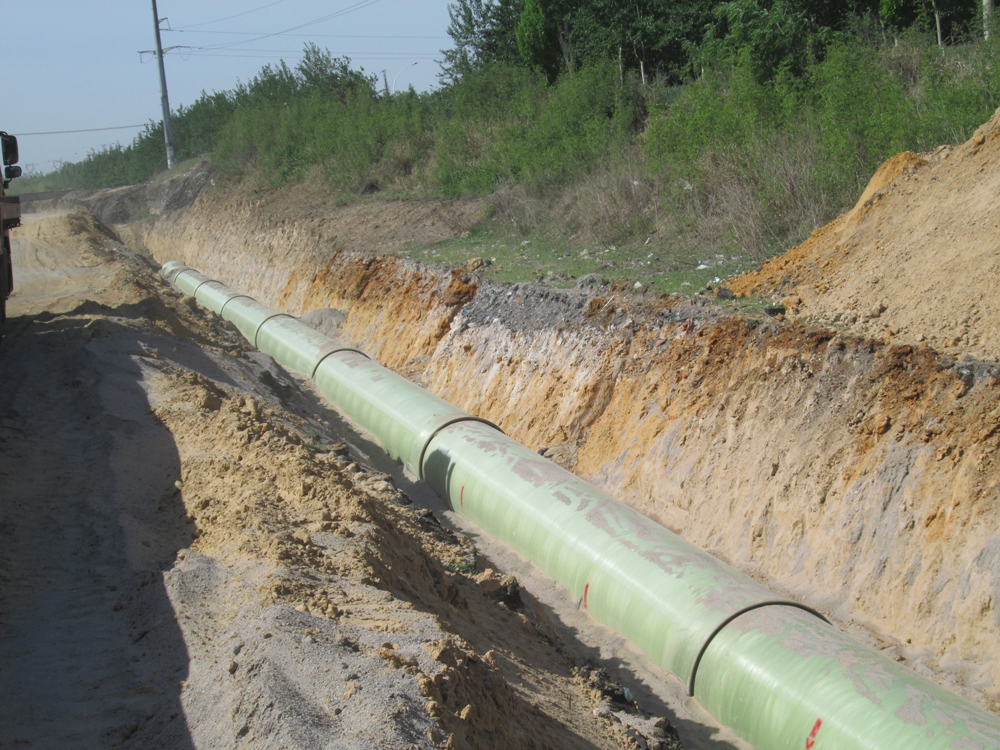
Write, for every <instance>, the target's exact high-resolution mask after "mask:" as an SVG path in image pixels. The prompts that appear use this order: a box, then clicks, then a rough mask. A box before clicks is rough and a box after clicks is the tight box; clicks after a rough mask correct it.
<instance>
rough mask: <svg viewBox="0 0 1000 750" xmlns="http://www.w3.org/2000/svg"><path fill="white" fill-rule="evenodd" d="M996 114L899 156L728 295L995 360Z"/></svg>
mask: <svg viewBox="0 0 1000 750" xmlns="http://www.w3.org/2000/svg"><path fill="white" fill-rule="evenodd" d="M998 194H1000V111H998V113H997V114H995V115H994V116H993V117H992V118H991V119H990V120H989V122H987V123H986V124H985V125H983V126H982V127H980V128H979V129H978V130H977V131H976V133H975V134H974V135H973V137H972V138H971V139H970V140H969V141H967V142H966V143H963V144H962V145H960V146H957V147H955V148H951V147H946V146H943V147H941V148H939V149H937V150H936V151H934V152H931V153H928V154H923V155H920V156H917V155H915V154H911V153H903V154H899V155H897V156H895V157H893V158H892V159H890V160H889V161H887V162H886V163H885V164H884V165H883V166H882V168H881V169H879V171H878V172H877V173H876V174H875V176H874V177H873V178H872V180H871V182H870V183H869V185H868V188H867V189H866V190H865V192H864V194H863V195H862V196H861V198H860V200H859V201H858V203H857V205H856V206H855V207H854V208H853V209H852V210H850V211H848V212H847V213H845V214H844V215H842V216H840V217H839V218H838V219H836V220H835V221H833V222H831V223H830V224H828V225H826V226H825V227H822V228H821V229H818V230H816V231H815V232H814V233H813V235H812V236H811V237H810V238H809V239H808V240H806V242H804V243H803V244H801V245H799V246H798V247H794V248H792V249H791V250H789V251H788V252H786V253H785V254H783V255H781V256H779V257H777V258H774V259H773V260H771V261H769V262H768V263H766V264H764V266H763V267H762V268H760V269H759V270H757V271H754V272H751V273H748V274H745V275H744V276H742V277H740V278H739V279H736V280H734V281H733V282H731V283H730V284H729V285H728V286H729V288H731V289H732V290H733V291H735V292H737V293H739V294H745V295H750V296H758V297H769V298H771V299H773V300H775V301H782V302H783V303H784V304H785V305H786V306H787V307H788V308H789V312H790V313H791V314H792V315H795V316H799V317H806V318H811V319H818V320H821V321H823V322H826V323H831V324H834V325H840V326H847V327H849V328H850V329H851V330H852V331H854V332H855V333H859V334H865V335H871V336H875V337H879V338H883V337H884V338H886V339H893V340H897V341H899V342H903V343H908V344H913V345H923V344H926V345H929V346H932V347H934V348H935V349H938V350H942V351H945V352H948V353H952V354H955V353H969V354H971V355H973V356H974V357H977V358H981V359H987V360H997V359H1000V297H998V295H997V293H996V291H997V289H998V288H1000V254H998V253H997V247H998V239H997V238H998V237H1000V208H998V206H997V195H998Z"/></svg>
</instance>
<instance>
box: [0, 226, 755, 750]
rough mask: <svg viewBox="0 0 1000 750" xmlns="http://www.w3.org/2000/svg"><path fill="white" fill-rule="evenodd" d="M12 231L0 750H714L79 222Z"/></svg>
mask: <svg viewBox="0 0 1000 750" xmlns="http://www.w3.org/2000/svg"><path fill="white" fill-rule="evenodd" d="M27 218H28V221H27V222H26V224H25V226H24V227H22V228H21V229H20V230H18V232H17V235H16V237H15V265H16V268H17V271H18V275H17V282H18V288H17V293H16V295H15V296H14V297H12V298H11V300H10V302H9V307H8V309H9V314H10V319H9V320H8V326H7V328H6V331H5V337H4V340H3V345H2V348H0V534H2V538H3V540H4V541H3V546H2V547H0V684H2V685H3V686H4V690H5V695H6V698H5V700H4V701H3V702H2V704H0V726H2V727H3V731H2V733H0V748H8V747H9V748H22V747H37V748H91V747H93V748H98V747H100V748H104V747H117V746H122V747H142V748H161V747H162V748H168V747H169V748H185V747H190V748H224V747H240V748H271V747H295V748H321V747H322V748H334V747H336V748H340V747H344V748H348V747H350V748H361V747H364V748H370V747H386V748H411V747H419V748H431V747H449V748H465V747H485V748H493V747H496V748H500V747H504V748H507V747H538V748H543V747H551V748H556V747H559V748H564V747H567V748H581V749H589V748H615V747H632V746H636V744H637V743H639V745H640V746H642V743H646V744H647V745H648V746H649V747H667V748H669V747H679V746H680V745H679V744H678V743H677V741H676V740H675V739H671V731H670V725H671V724H673V725H674V726H676V727H677V728H678V729H679V731H680V735H681V737H682V739H683V740H684V742H685V745H684V746H685V747H703V748H712V749H713V750H727V749H728V748H734V747H742V745H741V744H740V743H738V742H737V741H735V740H733V739H732V737H731V735H730V734H729V733H728V732H727V731H726V730H721V729H720V728H719V727H717V726H714V725H713V724H712V723H711V721H710V720H708V719H707V717H705V716H704V715H703V714H702V713H700V711H699V709H698V708H697V706H687V705H685V700H684V698H683V692H682V691H681V690H680V689H679V686H678V685H677V684H675V683H671V682H670V681H669V679H668V678H666V676H664V675H662V674H656V673H654V672H644V671H643V668H642V666H641V664H639V663H638V661H637V662H636V663H632V662H630V661H629V659H630V657H629V656H628V649H627V645H626V644H622V643H621V642H620V641H618V640H615V639H613V638H611V637H610V634H608V633H607V632H606V631H602V630H601V629H600V628H596V627H595V626H593V624H592V623H591V624H588V623H587V622H584V621H583V620H582V619H577V620H574V619H573V614H574V613H573V611H572V606H571V605H572V603H571V602H568V601H562V600H561V599H560V596H561V595H560V593H559V592H558V591H556V590H554V588H553V587H552V586H551V585H549V584H546V583H545V582H544V581H542V580H540V579H539V580H536V581H533V584H534V585H537V590H538V592H539V595H540V596H542V597H543V600H542V601H540V600H539V599H537V598H536V597H535V596H533V595H532V594H531V593H529V592H528V591H526V590H524V589H522V588H521V586H520V585H519V584H518V582H517V581H516V580H515V579H514V578H512V577H510V576H509V575H505V574H502V573H497V572H495V571H494V570H493V569H492V568H491V567H490V566H491V565H492V566H497V565H498V563H497V562H495V561H500V562H502V563H503V564H505V565H508V566H510V567H512V568H517V572H518V574H519V575H523V576H525V577H526V578H527V579H529V580H530V579H532V578H533V576H535V573H534V572H533V571H532V569H531V568H530V566H525V565H523V563H519V561H518V560H517V559H516V557H515V556H513V555H511V554H510V553H508V552H505V551H504V550H503V549H502V548H500V547H498V546H496V545H492V543H491V542H490V541H489V540H486V539H482V540H479V544H480V549H479V550H478V551H477V549H476V548H475V547H474V546H473V544H472V542H471V541H470V540H469V538H467V537H466V536H465V535H464V534H463V533H461V532H459V533H456V532H455V531H453V530H449V529H448V528H446V527H444V526H442V525H441V523H440V522H439V521H438V519H437V518H436V517H435V515H433V514H432V513H431V512H430V511H429V510H427V509H426V507H423V508H422V507H420V504H423V505H424V506H427V505H428V504H429V503H433V502H435V501H434V499H433V498H432V497H430V496H429V494H428V491H427V490H426V489H423V488H421V487H419V486H417V485H415V484H413V483H412V482H411V481H410V480H409V479H407V478H406V477H404V476H403V475H401V474H398V473H397V474H395V475H390V473H389V471H390V470H393V468H392V467H389V466H385V465H383V464H381V463H380V461H381V459H379V458H378V456H377V453H376V451H375V450H374V449H373V447H372V446H371V445H370V444H369V443H367V442H366V440H365V438H364V436H363V435H357V434H355V433H353V432H351V431H350V430H349V428H348V426H347V425H344V424H343V423H342V422H340V421H339V419H338V418H337V417H336V415H335V414H333V413H332V412H329V411H327V410H326V409H325V408H324V407H323V405H322V404H321V403H319V402H318V401H317V399H316V398H315V396H313V395H312V394H311V393H310V392H309V391H308V390H304V389H303V388H301V387H300V384H298V383H297V382H295V381H293V380H292V379H291V378H290V377H289V376H288V375H287V374H286V373H284V372H283V371H282V370H281V369H280V368H278V367H277V366H276V365H275V364H274V362H273V361H272V360H270V359H269V358H267V357H266V356H264V355H260V354H259V353H257V352H254V351H252V350H249V349H248V348H246V347H245V345H244V344H243V343H242V341H241V339H240V338H239V336H238V335H237V334H235V333H234V332H233V331H232V330H230V329H227V328H226V327H225V326H224V324H222V323H221V321H219V320H217V319H213V318H210V317H209V314H207V313H204V312H201V311H199V310H198V309H197V308H196V306H194V305H193V304H191V302H192V301H191V300H189V299H182V298H181V297H180V296H179V295H178V294H177V293H175V292H173V291H171V290H169V289H168V288H166V287H165V286H164V285H163V284H162V283H161V282H160V281H159V279H158V277H156V275H155V273H154V271H153V269H152V268H150V267H149V266H147V265H146V264H145V262H144V261H142V260H141V259H139V258H138V257H137V256H135V255H133V254H132V253H130V252H129V251H128V250H127V248H125V247H124V246H122V245H121V244H120V243H119V242H118V241H117V238H116V237H115V236H114V235H113V234H112V233H110V232H109V231H108V230H106V229H104V228H103V227H102V226H101V225H99V224H98V223H97V222H96V221H95V220H94V219H93V218H92V217H91V216H90V215H89V214H87V213H85V212H71V213H67V214H52V215H36V216H32V217H27ZM397 486H399V487H403V488H404V489H405V490H406V493H405V494H404V492H401V491H400V490H399V489H398V488H397ZM410 495H412V496H413V498H415V499H416V500H417V504H414V502H413V501H412V500H411V497H410ZM445 523H446V524H447V523H448V521H447V519H445ZM546 597H547V598H546ZM560 608H561V609H560ZM577 636H579V638H580V640H578V639H577ZM602 657H603V664H602V663H601V660H602ZM637 665H638V666H637ZM601 666H607V667H609V668H611V670H612V672H613V673H614V674H613V677H614V676H617V677H618V678H619V679H620V678H621V676H622V675H626V676H627V677H628V678H629V679H630V680H632V681H633V682H632V683H631V684H632V690H633V694H634V695H636V696H637V697H638V698H639V700H640V704H641V705H642V708H643V709H644V710H643V711H642V712H641V713H639V714H636V712H635V711H634V710H631V709H627V707H626V705H625V701H624V699H623V697H622V696H623V691H622V689H621V686H620V685H619V684H618V683H617V682H616V679H613V678H609V676H608V674H607V673H606V672H605V671H603V670H602V669H600V667H601Z"/></svg>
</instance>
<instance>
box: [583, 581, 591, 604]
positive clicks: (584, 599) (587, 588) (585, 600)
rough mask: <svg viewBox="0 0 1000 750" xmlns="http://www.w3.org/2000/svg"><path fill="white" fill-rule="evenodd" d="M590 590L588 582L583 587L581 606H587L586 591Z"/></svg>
mask: <svg viewBox="0 0 1000 750" xmlns="http://www.w3.org/2000/svg"><path fill="white" fill-rule="evenodd" d="M589 590H590V584H589V583H588V584H587V585H585V586H584V587H583V608H584V609H586V608H587V591H589Z"/></svg>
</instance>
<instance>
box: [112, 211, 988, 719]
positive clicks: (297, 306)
mask: <svg viewBox="0 0 1000 750" xmlns="http://www.w3.org/2000/svg"><path fill="white" fill-rule="evenodd" d="M119 229H120V230H121V232H122V233H126V234H128V236H129V237H130V239H131V240H132V241H133V242H136V243H138V244H142V245H145V247H147V248H148V249H149V251H150V252H151V253H152V255H153V256H154V257H155V258H156V259H157V260H159V261H161V262H163V261H166V260H182V261H184V262H185V263H187V264H188V265H190V266H192V267H194V268H196V269H198V270H200V271H202V272H203V273H206V274H208V275H214V276H217V277H218V278H220V279H222V280H223V281H225V282H226V283H228V284H229V285H231V286H233V287H235V288H238V289H240V290H241V291H244V292H245V293H247V294H249V295H251V296H254V297H256V298H258V299H260V300H261V301H262V302H264V303H266V304H268V305H270V306H272V307H275V308H276V309H281V310H283V311H285V312H288V313H291V314H295V315H299V314H302V313H304V312H306V311H308V310H311V309H315V308H318V307H335V308H337V309H339V310H341V311H343V312H344V313H346V315H347V319H346V322H345V323H344V337H345V338H346V339H348V340H349V341H350V342H351V343H352V344H353V345H356V346H358V347H359V348H362V349H364V350H365V351H367V352H368V353H369V354H371V355H372V356H374V357H376V358H377V359H378V360H379V361H381V362H382V363H383V364H385V365H387V366H389V367H391V368H393V369H395V370H397V371H399V372H401V373H403V374H404V375H406V376H408V377H411V378H414V379H416V380H418V381H420V382H422V383H424V384H425V385H426V386H427V387H428V388H429V389H430V390H431V391H433V392H434V393H437V394H438V395H440V396H442V397H443V398H445V399H447V400H449V401H451V402H453V403H455V404H456V405H458V406H460V407H462V408H463V409H466V410H468V411H470V412H472V413H475V414H477V415H480V416H483V417H485V418H487V419H490V420H491V421H494V422H496V423H497V424H499V425H500V426H501V427H502V428H503V429H504V430H505V431H506V432H507V433H508V434H509V435H511V436H512V437H514V438H515V439H517V440H519V441H521V442H524V443H525V444H527V445H528V446H529V447H532V448H549V449H550V450H552V449H556V450H557V452H560V451H561V453H560V455H563V456H565V457H566V462H567V465H569V466H570V467H571V468H572V469H573V470H574V471H575V472H576V473H578V474H580V475H582V476H583V477H585V478H587V479H589V480H591V481H593V482H595V483H597V484H599V485H603V486H605V487H607V488H608V489H610V490H611V491H612V492H613V493H614V494H615V495H616V496H617V497H618V498H619V499H621V500H623V501H624V502H627V503H629V504H630V505H632V506H634V507H636V508H637V509H639V510H641V511H643V512H644V513H646V514H647V515H649V516H650V517H651V518H653V519H654V520H657V521H659V522H660V523H662V524H664V525H666V526H668V527H669V528H671V529H673V530H674V531H677V532H679V533H681V534H683V535H684V536H685V537H687V538H688V539H689V540H691V541H693V542H695V543H696V544H699V545H701V546H702V547H704V548H706V549H708V550H710V551H712V552H713V553H714V554H716V555H718V556H719V557H721V558H722V559H725V560H726V561H728V562H730V563H732V564H733V565H735V566H736V567H738V568H740V569H741V570H743V571H744V572H747V573H749V574H751V575H753V576H755V577H757V578H759V579H761V580H764V581H766V582H768V583H769V584H771V585H772V586H774V587H775V588H776V589H778V590H779V591H782V592H785V593H788V594H791V595H792V596H795V597H797V598H800V599H802V600H805V601H808V602H809V603H810V604H812V605H813V606H816V607H818V608H819V609H821V610H823V611H825V612H827V613H829V614H830V615H831V617H832V618H833V619H834V620H835V621H838V622H840V623H841V624H842V625H845V626H847V627H850V626H851V625H857V626H859V627H863V628H864V629H865V632H866V633H869V634H870V637H871V638H873V639H874V640H875V642H876V645H879V646H880V647H883V648H888V649H892V650H893V653H894V654H895V655H896V656H897V658H898V659H900V660H902V661H907V662H908V663H909V664H910V665H911V666H913V667H914V668H915V669H917V670H918V671H921V672H923V673H925V674H928V675H931V673H932V672H933V674H932V675H931V676H933V678H934V679H936V680H937V681H938V682H941V683H943V684H947V685H949V686H951V687H952V688H954V689H956V690H957V691H958V692H960V693H962V694H963V695H965V696H966V697H970V698H972V699H974V700H977V701H979V702H980V703H983V704H986V705H989V706H990V707H991V708H993V709H994V710H998V709H1000V691H998V687H997V686H998V685H1000V658H998V655H1000V654H998V652H1000V646H998V644H1000V632H998V631H1000V609H998V606H997V603H998V601H1000V518H998V515H1000V488H998V481H1000V466H998V447H1000V372H998V370H997V368H995V367H991V366H987V365H983V364H981V363H976V362H968V363H961V364H956V363H954V362H951V361H949V360H946V359H943V358H941V357H940V356H939V355H937V354H935V353H934V352H933V351H931V350H930V349H926V348H924V349H920V348H912V347H908V346H893V345H889V344H885V343H882V342H873V341H866V340H863V339H859V338H856V337H854V336H851V335H849V334H845V333H842V332H841V333H838V332H836V331H833V330H829V329H823V328H812V327H808V326H804V325H799V324H795V323H789V324H777V323H774V322H772V321H769V320H757V319H753V318H748V317H740V316H736V317H725V318H719V317H717V316H715V315H714V314H712V313H711V312H710V311H708V310H707V309H701V310H698V309H687V308H685V309H684V310H680V309H678V308H676V306H674V307H672V306H671V305H672V304H673V303H669V302H667V303H665V302H663V301H648V304H647V305H646V306H645V307H644V306H643V305H642V304H641V303H639V302H637V301H629V302H628V303H626V302H623V301H622V300H621V299H617V300H616V299H615V298H614V296H613V295H612V294H611V293H610V292H609V293H606V294H605V295H604V296H601V295H600V294H598V295H597V296H591V297H589V298H582V297H581V296H580V295H575V294H561V293H557V292H553V291H551V290H542V289H538V288H534V287H526V286H518V287H516V288H513V289H512V288H504V287H497V286H494V285H491V284H489V283H487V282H484V281H483V280H482V279H481V278H478V277H476V276H474V275H469V274H467V273H465V272H463V271H441V270H433V269H430V268H428V267H426V266H423V265H421V264H417V263H413V262H410V261H401V260H399V259H396V258H392V257H377V256H376V255H374V254H368V252H367V250H366V248H365V247H363V246H362V244H361V243H357V244H356V245H355V246H351V245H350V244H349V243H348V244H347V245H345V244H344V243H341V242H338V241H337V240H336V238H335V237H332V236H331V234H330V232H329V230H328V229H326V228H324V224H323V222H322V221H316V222H313V223H310V222H300V223H298V224H296V223H293V222H289V221H288V220H287V218H286V217H285V216H283V215H282V212H281V211H280V206H278V205H274V206H271V205H269V204H268V203H267V201H266V200H265V201H261V202H260V203H258V204H257V205H250V204H248V203H247V201H246V200H245V199H243V198H239V197H236V196H229V195H227V194H225V193H223V192H222V191H204V192H202V194H201V195H200V197H199V198H198V199H197V200H196V201H195V202H194V204H193V205H191V206H190V207H188V208H187V209H185V210H183V211H176V212H172V213H164V214H163V215H161V216H160V217H159V218H158V219H156V220H154V221H146V222H145V223H142V224H133V225H131V226H130V227H119ZM630 305H631V306H630ZM633 306H634V307H633ZM536 310H537V311H539V312H538V314H537V315H534V311H536ZM623 316H624V318H625V319H624V320H623V319H622V318H623ZM862 635H864V633H862Z"/></svg>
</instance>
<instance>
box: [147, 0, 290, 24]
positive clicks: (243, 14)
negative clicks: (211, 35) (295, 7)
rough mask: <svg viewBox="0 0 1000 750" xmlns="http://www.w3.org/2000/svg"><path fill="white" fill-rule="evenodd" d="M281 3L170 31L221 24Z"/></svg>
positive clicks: (277, 1) (279, 0)
mask: <svg viewBox="0 0 1000 750" xmlns="http://www.w3.org/2000/svg"><path fill="white" fill-rule="evenodd" d="M283 2H285V0H275V2H273V3H268V4H267V5H262V6H260V7H259V8H254V9H253V10H245V11H243V12H242V13H237V14H236V15H234V16H226V17H225V18H216V19H215V20H214V21H202V22H201V23H192V24H190V25H188V26H185V27H184V28H181V29H171V31H184V30H186V29H193V28H195V27H196V26H208V25H209V24H213V23H221V22H222V21H228V20H229V19H231V18H239V17H240V16H248V15H250V14H251V13H256V12H257V11H258V10H264V8H270V7H271V6H272V5H279V4H281V3H283ZM166 30H167V29H164V31H166Z"/></svg>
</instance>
